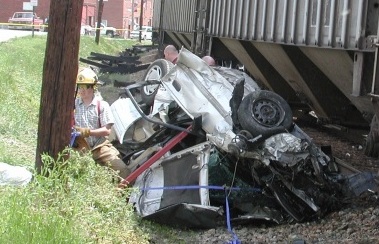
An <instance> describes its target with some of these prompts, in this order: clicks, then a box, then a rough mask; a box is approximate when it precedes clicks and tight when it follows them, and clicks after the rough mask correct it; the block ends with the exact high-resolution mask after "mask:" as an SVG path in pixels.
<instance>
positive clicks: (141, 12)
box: [138, 0, 144, 42]
mask: <svg viewBox="0 0 379 244" xmlns="http://www.w3.org/2000/svg"><path fill="white" fill-rule="evenodd" d="M143 1H144V0H141V8H140V13H139V35H138V39H139V42H141V39H142V38H141V37H142V26H143Z"/></svg>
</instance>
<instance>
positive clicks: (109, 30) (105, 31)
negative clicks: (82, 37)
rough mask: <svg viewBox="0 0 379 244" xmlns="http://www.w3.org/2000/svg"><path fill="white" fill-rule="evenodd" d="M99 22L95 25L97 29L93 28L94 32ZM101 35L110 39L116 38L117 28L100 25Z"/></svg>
mask: <svg viewBox="0 0 379 244" xmlns="http://www.w3.org/2000/svg"><path fill="white" fill-rule="evenodd" d="M96 27H97V22H96V23H95V28H93V32H96ZM100 35H106V36H108V37H114V36H115V35H117V31H116V28H114V27H111V26H107V25H105V24H104V23H100Z"/></svg>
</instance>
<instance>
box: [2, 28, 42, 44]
mask: <svg viewBox="0 0 379 244" xmlns="http://www.w3.org/2000/svg"><path fill="white" fill-rule="evenodd" d="M28 35H30V36H31V35H32V31H26V30H7V29H0V42H4V41H8V40H9V39H12V38H15V37H23V36H28ZM34 35H47V32H39V31H34Z"/></svg>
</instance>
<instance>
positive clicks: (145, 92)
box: [141, 59, 174, 106]
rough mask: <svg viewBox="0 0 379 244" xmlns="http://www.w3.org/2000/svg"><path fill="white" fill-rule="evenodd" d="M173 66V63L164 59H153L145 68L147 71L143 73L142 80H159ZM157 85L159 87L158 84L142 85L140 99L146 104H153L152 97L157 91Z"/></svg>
mask: <svg viewBox="0 0 379 244" xmlns="http://www.w3.org/2000/svg"><path fill="white" fill-rule="evenodd" d="M173 66H174V65H173V64H172V63H171V62H169V61H167V60H165V59H158V60H155V61H154V62H153V63H152V64H150V66H149V67H148V68H147V71H146V73H145V76H144V78H143V80H144V81H147V80H158V81H160V80H161V79H162V77H163V76H165V75H166V74H167V73H168V71H170V69H171V68H172V67H173ZM158 87H159V84H154V85H147V86H143V87H142V89H141V100H142V102H143V103H145V104H146V105H147V106H151V105H153V102H154V97H155V95H156V94H157V92H158Z"/></svg>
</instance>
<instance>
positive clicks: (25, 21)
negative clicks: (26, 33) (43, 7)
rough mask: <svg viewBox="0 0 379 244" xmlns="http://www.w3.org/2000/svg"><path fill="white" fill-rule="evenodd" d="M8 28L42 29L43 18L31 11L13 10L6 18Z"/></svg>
mask: <svg viewBox="0 0 379 244" xmlns="http://www.w3.org/2000/svg"><path fill="white" fill-rule="evenodd" d="M33 18H34V19H33ZM8 23H9V25H8V29H10V30H12V29H13V30H32V29H33V26H34V29H37V30H43V20H42V19H41V18H39V17H38V16H37V14H36V13H33V12H15V13H14V14H13V16H12V17H10V18H9V20H8Z"/></svg>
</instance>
